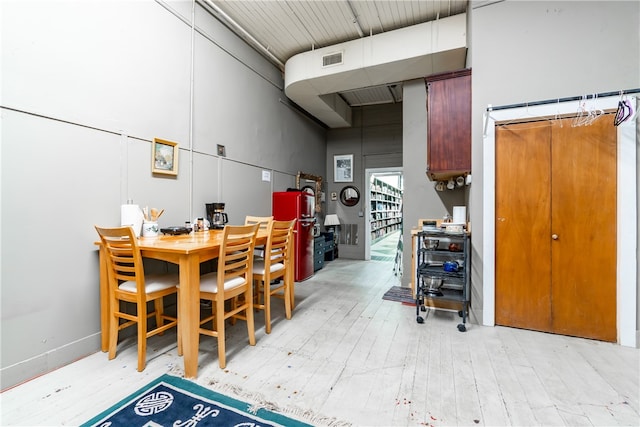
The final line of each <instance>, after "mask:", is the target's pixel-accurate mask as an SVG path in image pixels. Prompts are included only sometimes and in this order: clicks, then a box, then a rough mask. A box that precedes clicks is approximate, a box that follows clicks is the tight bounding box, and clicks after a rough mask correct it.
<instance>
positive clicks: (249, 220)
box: [244, 215, 273, 257]
mask: <svg viewBox="0 0 640 427" xmlns="http://www.w3.org/2000/svg"><path fill="white" fill-rule="evenodd" d="M272 222H273V216H251V215H247V216H246V217H245V218H244V225H250V224H258V226H259V228H258V229H259V230H266V229H267V227H269V224H271V223H272ZM254 256H257V257H263V256H264V246H258V247H256V250H255V252H254Z"/></svg>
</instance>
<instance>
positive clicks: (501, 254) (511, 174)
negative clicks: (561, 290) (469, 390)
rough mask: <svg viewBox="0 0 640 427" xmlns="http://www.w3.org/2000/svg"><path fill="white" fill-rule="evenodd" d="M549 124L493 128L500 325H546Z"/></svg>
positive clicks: (548, 296)
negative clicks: (494, 138) (494, 133)
mask: <svg viewBox="0 0 640 427" xmlns="http://www.w3.org/2000/svg"><path fill="white" fill-rule="evenodd" d="M550 132H551V129H550V125H549V124H548V123H547V122H536V123H521V124H512V125H507V126H499V127H496V165H497V167H496V286H495V292H496V303H495V306H496V315H495V316H496V317H495V321H496V324H498V325H505V326H514V327H519V328H527V329H535V330H540V331H548V330H549V329H550V327H551V325H550V298H551V293H550V289H549V288H550V286H551V269H550V265H549V257H550V243H549V229H550V227H549V224H550V218H549V214H550V194H549V191H550V183H549V176H550V175H549V165H550V148H549V142H548V141H549V139H550Z"/></svg>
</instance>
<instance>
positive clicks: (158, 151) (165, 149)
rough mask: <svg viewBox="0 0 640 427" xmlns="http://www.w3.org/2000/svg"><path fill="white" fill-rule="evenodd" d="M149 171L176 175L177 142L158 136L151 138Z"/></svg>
mask: <svg viewBox="0 0 640 427" xmlns="http://www.w3.org/2000/svg"><path fill="white" fill-rule="evenodd" d="M151 173H154V174H156V173H158V174H164V175H174V176H177V175H178V143H177V142H172V141H167V140H164V139H160V138H154V139H153V145H152V147H151Z"/></svg>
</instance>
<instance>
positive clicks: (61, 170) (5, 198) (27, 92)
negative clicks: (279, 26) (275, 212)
mask: <svg viewBox="0 0 640 427" xmlns="http://www.w3.org/2000/svg"><path fill="white" fill-rule="evenodd" d="M0 6H1V8H2V11H1V12H2V13H1V14H0V15H1V19H2V21H1V25H0V27H1V31H2V73H1V78H2V82H1V83H2V85H1V87H2V100H1V101H0V102H1V106H2V145H1V150H2V152H1V161H2V182H1V185H2V210H1V215H2V216H1V219H2V222H1V226H0V233H1V236H2V246H1V253H0V259H1V268H2V269H1V295H0V297H1V301H2V302H1V304H2V307H1V308H2V312H1V316H2V317H1V326H0V327H1V336H2V346H1V349H2V350H1V351H2V353H1V359H2V360H1V363H2V365H1V381H2V382H1V387H2V388H5V387H8V386H10V385H12V384H15V383H17V382H20V381H23V380H25V379H28V378H30V377H33V376H35V375H38V374H41V373H43V372H46V371H48V370H51V369H54V368H56V367H58V366H61V365H63V364H66V363H69V362H71V361H73V360H74V359H76V358H78V357H81V356H83V355H86V354H89V353H93V352H95V351H98V350H99V328H100V325H99V295H98V257H97V252H96V246H95V245H94V242H95V241H96V240H97V237H98V236H97V234H96V232H95V229H94V228H93V226H94V224H100V225H104V226H115V225H119V224H120V204H122V203H124V202H125V201H126V200H127V199H128V198H132V199H133V200H134V202H136V203H139V204H141V205H143V206H145V205H148V206H154V207H159V208H165V209H166V211H165V213H164V214H163V216H162V217H161V219H160V225H161V226H170V225H181V224H184V221H185V220H187V219H190V218H194V217H195V216H202V215H204V204H205V203H207V202H218V201H222V202H226V204H227V212H228V214H229V219H230V221H231V222H232V223H241V222H243V221H244V216H245V215H247V214H254V215H266V214H269V213H270V212H271V192H272V191H273V190H276V191H280V190H284V189H286V188H287V187H290V186H293V185H294V183H295V174H296V173H297V171H298V170H302V171H304V172H307V173H311V174H317V175H322V174H323V173H324V172H325V162H324V156H325V151H326V147H325V131H324V129H323V128H322V127H320V126H318V125H317V124H316V123H315V122H314V121H312V120H309V119H308V118H307V117H305V116H304V115H303V114H301V113H300V112H299V111H297V110H296V109H295V108H293V107H291V106H289V105H287V101H286V97H285V96H284V94H283V91H282V85H283V81H282V76H281V73H280V71H279V70H278V69H276V68H275V67H273V66H272V65H271V64H269V63H268V62H267V61H266V60H265V59H264V58H262V57H261V56H260V55H259V54H257V53H256V52H255V51H253V50H252V49H251V48H250V47H248V46H247V45H246V44H245V43H244V42H242V41H241V40H240V39H238V38H237V37H236V36H235V35H233V34H232V33H231V32H229V31H228V30H227V29H226V28H225V27H224V26H222V25H221V24H220V23H218V22H217V21H215V20H214V19H213V18H211V17H210V15H208V14H207V13H206V12H205V11H203V10H202V9H201V8H200V7H199V6H196V7H195V9H194V10H193V13H194V15H195V23H196V28H195V30H196V31H194V32H192V25H191V23H192V22H193V20H192V6H193V2H191V1H171V2H165V1H157V2H156V1H152V0H138V1H117V2H114V1H105V0H92V1H74V2H69V1H55V0H54V1H28V2H25V1H18V0H16V1H13V0H9V1H3V2H2V3H1V5H0ZM192 41H193V46H194V49H193V56H192ZM192 80H193V92H192V91H191V82H192ZM154 137H159V138H163V139H168V140H172V141H176V142H178V143H179V147H180V154H179V169H178V177H177V178H164V177H157V176H152V175H151V141H152V140H153V138H154ZM217 144H223V145H225V146H226V152H227V157H226V158H219V157H218V156H217V154H216V145H217ZM190 147H193V150H191V149H190ZM262 170H269V171H271V175H272V181H271V182H263V181H262V180H261V176H262V174H261V172H262ZM105 357H106V356H105Z"/></svg>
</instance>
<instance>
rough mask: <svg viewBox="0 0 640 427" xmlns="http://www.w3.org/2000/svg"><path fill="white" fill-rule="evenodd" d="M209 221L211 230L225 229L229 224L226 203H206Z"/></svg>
mask: <svg viewBox="0 0 640 427" xmlns="http://www.w3.org/2000/svg"><path fill="white" fill-rule="evenodd" d="M205 206H206V208H207V219H208V220H209V224H210V227H211V228H214V229H215V228H218V229H219V228H224V225H225V224H226V223H228V222H229V218H228V217H227V214H226V213H225V212H224V203H206V204H205Z"/></svg>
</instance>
